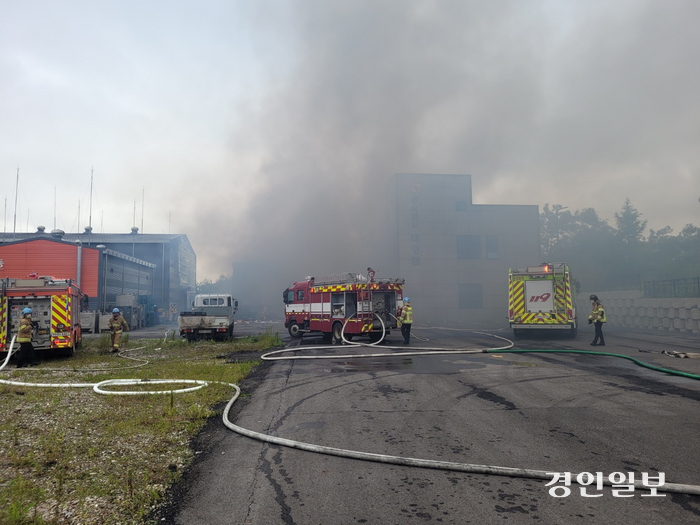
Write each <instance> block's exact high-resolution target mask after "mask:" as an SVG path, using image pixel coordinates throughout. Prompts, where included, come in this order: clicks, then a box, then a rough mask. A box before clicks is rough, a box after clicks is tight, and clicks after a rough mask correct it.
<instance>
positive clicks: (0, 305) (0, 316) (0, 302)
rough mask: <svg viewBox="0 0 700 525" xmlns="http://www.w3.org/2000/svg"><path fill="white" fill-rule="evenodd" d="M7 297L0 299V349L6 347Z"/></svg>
mask: <svg viewBox="0 0 700 525" xmlns="http://www.w3.org/2000/svg"><path fill="white" fill-rule="evenodd" d="M6 316H7V298H5V297H3V298H2V299H0V349H4V348H7V340H6V339H7V332H6V330H5V327H6V326H7V317H6Z"/></svg>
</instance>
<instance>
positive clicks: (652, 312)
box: [647, 306, 656, 317]
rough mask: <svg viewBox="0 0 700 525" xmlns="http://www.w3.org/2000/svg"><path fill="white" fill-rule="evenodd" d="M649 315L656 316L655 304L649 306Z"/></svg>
mask: <svg viewBox="0 0 700 525" xmlns="http://www.w3.org/2000/svg"><path fill="white" fill-rule="evenodd" d="M647 316H649V317H656V308H654V307H653V306H647Z"/></svg>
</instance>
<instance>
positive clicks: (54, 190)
mask: <svg viewBox="0 0 700 525" xmlns="http://www.w3.org/2000/svg"><path fill="white" fill-rule="evenodd" d="M53 229H54V230H55V229H56V186H54V187H53Z"/></svg>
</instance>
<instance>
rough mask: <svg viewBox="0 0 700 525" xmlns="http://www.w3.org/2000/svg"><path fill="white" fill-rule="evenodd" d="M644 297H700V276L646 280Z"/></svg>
mask: <svg viewBox="0 0 700 525" xmlns="http://www.w3.org/2000/svg"><path fill="white" fill-rule="evenodd" d="M644 297H700V277H691V278H687V279H668V280H665V281H646V282H644Z"/></svg>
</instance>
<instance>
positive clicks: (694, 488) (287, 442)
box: [0, 316, 700, 495]
mask: <svg viewBox="0 0 700 525" xmlns="http://www.w3.org/2000/svg"><path fill="white" fill-rule="evenodd" d="M377 317H378V318H379V319H380V322H381V325H382V338H381V339H380V340H378V341H377V342H375V343H370V344H363V343H351V342H350V341H347V340H346V339H345V336H344V331H345V326H346V325H347V320H346V321H345V324H344V325H343V330H342V331H341V337H342V339H343V341H345V342H346V344H349V345H351V346H355V347H374V346H376V345H377V344H379V343H380V342H381V341H382V340H383V339H384V336H385V333H386V327H385V326H384V322H383V321H382V320H381V318H380V317H379V316H377ZM473 333H477V334H481V335H487V336H491V337H494V338H497V339H501V340H503V341H506V342H507V343H509V344H508V345H506V346H502V347H499V348H487V349H461V350H444V349H442V348H417V349H415V350H413V351H410V352H396V353H382V354H377V353H371V354H348V355H320V356H298V355H297V356H279V354H281V353H288V352H292V351H297V350H296V349H286V348H285V349H282V350H277V351H273V352H268V353H266V354H264V355H262V356H261V359H262V360H265V361H277V360H290V359H291V360H297V359H343V358H353V359H361V358H376V357H399V356H417V355H440V354H477V353H493V352H510V353H536V352H547V353H580V354H588V355H601V356H612V357H619V358H625V359H630V360H632V361H633V362H635V363H636V364H639V365H640V366H645V367H647V368H650V369H652V370H656V371H660V372H665V373H671V374H675V375H681V376H683V377H688V378H691V379H700V376H698V375H695V374H687V373H684V372H678V371H674V370H667V369H664V368H660V367H654V366H652V365H649V364H647V363H643V362H642V361H639V360H637V359H635V358H632V357H629V356H624V355H620V354H611V353H607V352H590V351H584V350H514V349H512V347H513V346H514V343H513V342H512V341H510V340H508V339H506V338H504V337H501V336H497V335H493V334H488V333H486V332H476V331H473ZM14 342H15V338H14V337H13V338H12V342H11V343H10V347H9V349H8V354H7V357H6V359H5V361H4V362H3V364H2V365H1V366H0V371H1V370H2V369H3V368H4V367H5V366H6V365H7V363H8V362H9V359H10V355H11V353H12V347H13V345H14ZM384 348H388V349H394V348H396V349H398V348H399V347H392V346H385V347H384ZM315 349H317V350H319V349H323V350H325V349H335V348H334V347H333V346H322V347H315ZM0 383H2V384H11V385H18V386H35V387H73V388H81V387H91V388H92V389H93V391H95V392H96V393H99V394H104V395H143V394H170V395H172V394H175V393H186V392H192V391H194V390H198V389H200V388H203V387H205V386H207V385H208V384H209V383H220V384H226V385H229V386H231V387H232V388H233V389H234V390H235V393H234V395H233V397H232V398H231V399H230V401H229V402H228V403H227V405H226V407H225V409H224V412H223V416H222V419H223V423H224V425H225V426H226V427H227V428H229V429H230V430H232V431H234V432H236V433H237V434H240V435H242V436H246V437H249V438H252V439H255V440H258V441H262V442H265V443H270V444H274V445H279V446H284V447H288V448H295V449H299V450H305V451H309V452H315V453H320V454H326V455H332V456H338V457H345V458H351V459H359V460H364V461H373V462H378V463H385V464H393V465H400V466H409V467H419V468H430V469H439V470H449V471H456V472H465V473H473V474H490V475H497V476H508V477H516V478H527V479H543V480H551V478H552V474H553V473H550V472H548V471H544V470H534V469H523V468H514V467H502V466H495V465H477V464H469V463H455V462H449V461H435V460H428V459H419V458H409V457H401V456H391V455H386V454H375V453H371V452H362V451H356V450H347V449H341V448H335V447H327V446H323V445H315V444H312V443H305V442H301V441H295V440H291V439H286V438H280V437H277V436H271V435H268V434H264V433H261V432H256V431H254V430H250V429H246V428H243V427H240V426H238V425H236V424H234V423H232V422H231V421H230V420H229V413H230V411H231V408H232V407H233V405H234V403H235V402H236V400H237V399H238V398H239V396H240V394H241V390H240V388H239V387H238V385H235V384H233V383H222V382H219V381H201V380H190V379H177V380H176V379H162V380H137V379H108V380H105V381H101V382H99V383H54V384H41V383H26V382H18V381H7V380H0ZM144 383H146V384H149V385H151V384H172V383H177V384H192V385H195V386H192V387H187V388H181V389H177V390H160V391H140V390H134V391H114V390H107V389H105V388H104V387H107V386H112V385H120V386H128V385H137V384H138V385H143V384H144ZM574 479H578V476H577V477H576V478H574V477H573V476H572V482H573V481H574ZM603 483H604V484H605V485H608V486H611V485H612V484H613V483H612V482H610V481H609V480H608V479H605V480H604V481H603ZM635 487H636V488H640V489H643V488H646V487H645V486H644V485H643V484H642V482H640V481H636V482H635ZM657 490H660V491H663V492H672V493H679V494H692V495H700V486H699V485H687V484H679V483H665V484H664V485H662V486H660V487H658V489H657Z"/></svg>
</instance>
